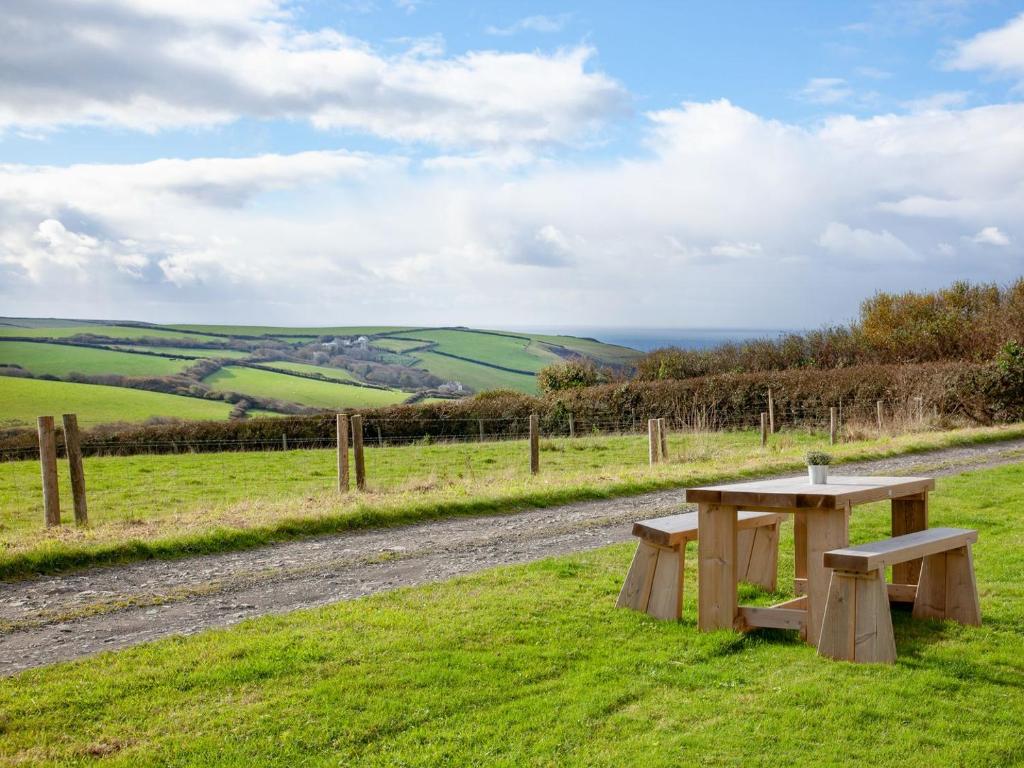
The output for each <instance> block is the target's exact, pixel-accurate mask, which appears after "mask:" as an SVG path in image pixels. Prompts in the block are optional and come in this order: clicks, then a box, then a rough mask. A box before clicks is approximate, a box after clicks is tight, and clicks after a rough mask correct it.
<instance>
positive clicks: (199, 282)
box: [0, 0, 1024, 328]
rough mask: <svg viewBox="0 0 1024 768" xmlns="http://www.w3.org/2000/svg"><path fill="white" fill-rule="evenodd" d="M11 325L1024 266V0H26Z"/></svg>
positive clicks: (1, 217)
mask: <svg viewBox="0 0 1024 768" xmlns="http://www.w3.org/2000/svg"><path fill="white" fill-rule="evenodd" d="M0 39H2V40H3V41H4V44H3V45H2V46H0V315H19V316H58V317H80V318H110V319H136V320H148V321H152V322H161V323H166V322H225V323H229V322H230V323H258V324H281V325H303V324H306V325H312V324H315V325H356V324H366V325H377V324H391V325H408V324H412V325H470V326H478V327H505V328H515V327H531V328H536V327H544V326H551V327H553V326H558V327H587V326H600V327H606V328H607V327H626V328H629V327H648V328H651V327H675V328H680V327H690V328H701V327H713V328H807V327H817V326H820V325H823V324H827V323H839V322H845V321H847V320H849V319H851V318H852V317H854V316H855V315H856V312H857V308H858V306H859V304H860V302H861V301H862V300H863V299H864V298H866V297H868V296H870V295H872V294H873V293H875V292H876V291H878V290H887V291H894V290H898V291H904V290H927V289H932V288H936V287H939V286H942V285H946V284H949V283H951V282H952V281H954V280H958V279H969V280H973V281H993V282H998V283H1005V282H1007V281H1010V280H1012V279H1014V278H1016V277H1018V276H1020V275H1021V274H1024V2H1016V3H1013V2H1002V1H1001V0H990V1H989V2H976V3H975V2H968V1H967V0H895V1H893V2H882V3H843V2H829V3H821V2H785V1H784V0H777V1H775V2H734V3H726V2H723V3H683V2H678V3H677V2H633V3H629V4H623V3H612V2H595V1H589V2H585V3H564V4H559V3H539V2H537V3H534V2H523V3H515V2H502V3H497V2H494V3H483V2H481V3H468V2H465V0H462V1H460V2H455V1H452V2H449V1H448V0H306V1H302V0H294V1H289V0H176V1H175V2H173V3H171V2H166V1H165V0H4V10H3V14H0Z"/></svg>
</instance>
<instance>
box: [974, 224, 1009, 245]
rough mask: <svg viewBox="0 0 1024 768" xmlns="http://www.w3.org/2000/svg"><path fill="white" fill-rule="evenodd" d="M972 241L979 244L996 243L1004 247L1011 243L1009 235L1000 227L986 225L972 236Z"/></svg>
mask: <svg viewBox="0 0 1024 768" xmlns="http://www.w3.org/2000/svg"><path fill="white" fill-rule="evenodd" d="M971 242H972V243H978V244H979V245H996V246H1000V247H1002V246H1007V245H1009V244H1010V238H1009V237H1007V236H1006V234H1005V233H1003V232H1002V231H1001V230H1000V229H999V227H984V228H983V229H981V230H980V231H979V232H978V233H977V234H975V235H974V237H972V238H971Z"/></svg>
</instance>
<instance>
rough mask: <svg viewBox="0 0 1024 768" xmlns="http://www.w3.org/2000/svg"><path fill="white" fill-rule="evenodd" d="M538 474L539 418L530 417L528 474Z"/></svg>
mask: <svg viewBox="0 0 1024 768" xmlns="http://www.w3.org/2000/svg"><path fill="white" fill-rule="evenodd" d="M538 472H540V418H539V417H538V416H537V414H536V413H534V414H531V415H530V474H531V475H536V474H537V473H538Z"/></svg>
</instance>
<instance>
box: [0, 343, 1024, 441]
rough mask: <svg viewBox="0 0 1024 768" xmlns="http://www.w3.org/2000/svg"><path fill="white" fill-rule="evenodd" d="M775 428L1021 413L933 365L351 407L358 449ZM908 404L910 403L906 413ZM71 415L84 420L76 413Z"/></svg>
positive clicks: (984, 377) (196, 432)
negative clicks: (653, 423) (835, 420)
mask: <svg viewBox="0 0 1024 768" xmlns="http://www.w3.org/2000/svg"><path fill="white" fill-rule="evenodd" d="M769 387H770V388H771V390H772V395H773V399H774V403H775V413H776V423H777V425H780V426H782V427H786V426H789V425H804V424H808V423H816V424H820V423H821V420H822V419H823V418H827V414H828V408H829V407H830V406H835V405H839V404H842V405H843V406H844V407H845V408H846V409H847V413H849V412H850V410H851V409H853V408H856V407H858V406H860V407H862V408H864V409H865V413H873V409H874V404H875V402H876V401H877V400H884V401H886V404H887V405H886V407H887V409H895V408H899V407H901V406H903V405H907V404H913V403H916V398H921V399H922V402H923V404H924V405H925V407H926V408H927V409H928V412H929V413H931V412H932V411H933V410H937V411H938V412H939V413H941V414H943V415H949V416H960V417H966V418H968V419H970V420H972V421H975V422H978V423H992V422H995V421H1005V420H1019V419H1021V418H1022V417H1024V409H1022V398H1021V393H1020V392H1019V387H1018V388H1016V389H1014V388H1012V387H1010V386H1009V385H1007V384H1006V383H1005V382H1004V380H1003V379H1001V378H1000V376H999V372H998V371H997V369H996V368H995V367H994V366H991V365H982V364H970V363H932V364H921V365H902V366H884V365H874V366H857V367H851V368H840V369H835V370H825V371H821V370H794V371H775V372H764V373H739V374H723V375H719V376H705V377H700V378H693V379H684V380H666V381H633V382H628V383H620V384H604V385H599V386H594V387H585V388H577V389H567V390H560V391H557V392H554V393H550V394H548V395H546V396H544V397H532V396H530V395H525V394H520V393H516V392H509V391H499V392H489V393H484V394H481V395H477V396H475V397H472V398H468V399H465V400H450V401H444V402H433V403H418V404H413V405H393V406H388V407H383V408H372V409H365V410H362V411H360V413H361V414H362V416H363V419H364V425H365V427H364V433H365V435H366V440H367V443H368V444H370V445H372V444H374V443H375V442H376V441H377V439H378V438H380V439H383V440H384V441H391V442H405V441H412V440H420V439H425V440H433V439H438V440H449V439H478V437H479V434H480V422H481V420H482V421H483V427H484V433H485V436H487V437H490V438H496V439H497V438H508V437H519V436H523V435H525V434H527V431H528V425H527V422H528V417H529V415H530V414H531V413H537V414H539V416H540V419H541V430H542V433H547V434H567V433H568V430H569V422H570V417H571V418H572V420H573V424H574V427H575V430H576V433H577V434H583V433H585V432H589V431H592V430H599V431H613V430H616V429H619V430H628V429H636V428H642V426H643V424H644V422H645V421H646V420H647V419H648V418H659V417H665V418H668V419H671V420H672V421H673V422H675V423H676V424H691V425H695V426H704V427H707V428H732V427H740V426H748V427H753V426H755V425H756V424H757V423H758V418H759V416H758V414H760V412H762V411H764V410H766V407H767V394H768V388H769ZM912 407H913V406H912ZM79 416H80V417H82V416H84V414H79ZM282 436H284V437H285V439H286V440H287V441H288V447H290V448H298V447H306V446H311V445H326V444H329V443H330V442H332V441H333V440H334V439H335V420H334V415H333V414H324V415H317V416H294V417H283V418H256V419H249V420H245V421H229V422H208V421H207V422H176V423H164V424H153V425H148V426H131V425H116V424H115V425H107V426H104V427H97V428H95V429H92V430H90V431H89V432H87V433H86V434H85V435H83V440H82V445H83V451H84V452H85V453H86V455H100V454H102V455H112V454H117V455H127V454H133V453H150V452H152V453H173V452H183V451H196V452H202V451H224V450H275V449H281V448H283V447H284V443H283V441H282ZM35 446H36V436H35V433H34V432H33V431H32V430H26V429H22V430H8V431H7V432H6V433H3V434H0V460H5V459H6V460H10V459H17V458H25V457H26V455H28V454H29V453H31V451H32V450H33V449H34V448H35Z"/></svg>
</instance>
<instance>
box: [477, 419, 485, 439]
mask: <svg viewBox="0 0 1024 768" xmlns="http://www.w3.org/2000/svg"><path fill="white" fill-rule="evenodd" d="M476 424H477V426H478V427H479V428H480V442H481V443H482V442H483V441H484V420H483V419H477V420H476Z"/></svg>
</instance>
